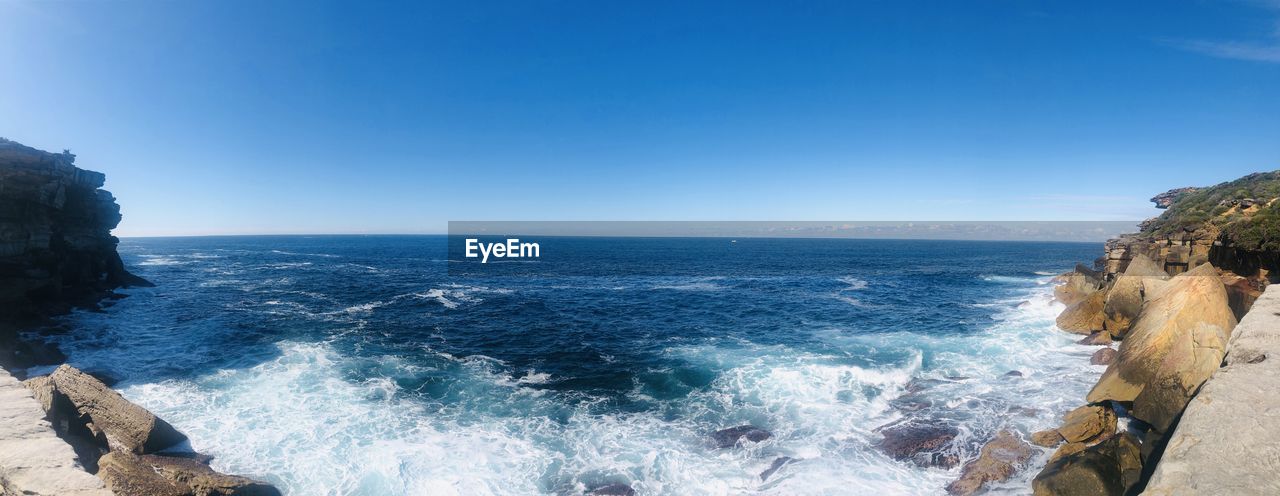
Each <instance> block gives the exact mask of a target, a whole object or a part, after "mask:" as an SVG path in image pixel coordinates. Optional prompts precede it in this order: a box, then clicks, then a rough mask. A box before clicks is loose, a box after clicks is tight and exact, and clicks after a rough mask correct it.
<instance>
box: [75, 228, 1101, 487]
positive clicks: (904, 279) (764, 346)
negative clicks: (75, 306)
mask: <svg viewBox="0 0 1280 496" xmlns="http://www.w3.org/2000/svg"><path fill="white" fill-rule="evenodd" d="M556 243H558V244H559V246H569V245H572V246H571V248H572V251H573V252H574V253H579V254H590V253H613V254H617V253H618V252H620V251H623V250H639V251H638V253H644V254H645V256H643V257H641V256H637V257H614V258H612V259H607V261H606V262H602V261H601V260H600V259H594V258H588V257H584V258H582V259H581V262H580V263H582V264H604V265H601V266H600V267H603V269H600V268H599V267H594V268H592V270H594V271H596V272H597V273H598V274H599V275H593V276H583V275H578V274H579V272H581V271H577V270H575V271H573V273H572V274H569V275H563V276H557V275H555V273H554V272H551V273H547V274H542V275H535V276H524V277H506V276H490V277H485V276H477V275H469V276H463V275H459V274H453V275H451V274H450V271H449V270H448V269H449V267H448V266H449V263H448V261H447V260H448V255H447V253H446V250H445V239H444V238H443V237H432V236H374V237H354V236H352V237H302V236H288V237H218V238H171V239H126V240H124V241H123V242H122V244H121V252H122V256H123V257H124V258H125V260H126V263H127V264H129V265H130V266H131V267H134V268H135V270H136V271H137V272H138V273H139V274H140V275H142V276H144V277H146V278H148V279H150V280H151V281H153V282H155V283H156V284H157V287H155V288H146V289H134V290H128V291H126V292H127V293H129V295H130V296H129V297H128V298H125V299H123V300H119V301H118V302H117V303H115V304H114V305H113V306H111V307H110V308H108V309H107V310H106V312H105V313H101V314H98V313H77V314H75V315H73V316H70V317H68V319H69V320H71V321H73V322H74V324H75V326H74V327H75V330H74V331H73V332H72V334H70V335H69V336H66V337H65V340H64V343H63V347H64V351H66V352H67V353H68V355H69V356H70V361H71V362H72V363H73V364H75V365H77V366H79V367H81V368H84V369H88V370H97V371H105V372H109V373H110V374H112V375H114V376H116V377H119V378H121V379H122V380H121V382H120V383H119V384H118V385H117V386H116V387H117V388H118V389H120V390H121V392H122V393H123V394H124V395H126V396H127V397H129V398H130V399H132V400H134V401H136V402H138V403H140V404H142V405H144V406H146V407H147V408H150V409H151V410H153V411H155V412H156V413H157V414H159V415H161V416H162V417H164V418H165V419H167V420H169V421H170V422H171V423H173V424H174V425H175V426H177V427H178V428H179V429H180V430H182V431H183V432H185V433H187V434H188V435H189V436H190V437H191V440H192V446H193V447H194V448H195V449H197V450H199V451H202V452H205V453H208V454H210V455H213V456H215V459H214V462H213V464H214V466H215V468H218V469H220V470H223V471H227V472H231V473H239V474H245V475H250V476H255V477H259V478H263V479H267V480H270V481H272V482H274V483H276V484H278V485H279V486H280V487H281V488H282V489H284V490H285V491H286V492H287V493H290V494H306V495H311V494H344V495H345V494H367V495H384V494H461V495H474V494H581V493H582V492H584V491H586V490H589V489H591V488H594V487H598V486H602V485H605V484H607V483H614V482H618V483H627V484H629V485H631V486H632V487H633V488H635V489H636V491H637V492H639V493H640V494H788V495H790V494H871V493H877V494H938V493H941V492H943V487H944V486H945V485H946V484H947V483H948V482H950V481H951V480H953V479H954V478H955V477H956V475H957V474H958V472H959V469H958V468H953V469H941V468H920V467H917V466H915V465H912V464H910V463H905V462H899V461H894V460H892V459H890V458H889V457H887V456H885V455H884V454H883V453H881V452H880V451H878V450H877V449H876V448H875V447H874V443H875V442H876V441H877V440H879V439H880V438H881V434H880V433H879V432H878V431H877V428H878V427H881V426H884V425H887V424H891V423H894V422H903V421H913V422H927V423H931V424H935V425H937V424H946V425H949V426H953V427H955V428H956V430H958V431H959V432H960V435H959V437H958V438H957V440H956V442H954V443H953V445H952V448H951V449H953V450H955V452H956V454H958V455H960V456H961V458H962V459H963V458H967V457H970V456H973V455H974V454H975V453H976V452H977V450H978V448H979V447H980V446H981V444H982V443H983V442H984V441H985V440H986V439H988V438H990V437H991V436H992V435H994V433H995V432H997V431H998V430H1000V429H1002V428H1012V429H1015V430H1017V431H1019V432H1021V433H1023V434H1024V435H1025V434H1028V433H1030V432H1031V431H1034V430H1038V429H1043V428H1047V427H1051V426H1053V425H1054V423H1055V421H1056V420H1057V418H1058V417H1059V416H1060V415H1061V414H1062V413H1063V412H1065V411H1066V410H1067V409H1069V408H1071V407H1073V406H1076V405H1078V404H1080V402H1081V401H1082V399H1083V396H1084V394H1085V392H1086V391H1087V390H1088V387H1089V386H1090V385H1091V384H1092V383H1093V382H1094V381H1095V380H1096V378H1097V376H1098V374H1099V373H1100V372H1101V368H1100V367H1096V368H1095V367H1090V366H1089V365H1088V357H1089V355H1090V354H1091V353H1092V351H1093V348H1090V347H1085V346H1081V345H1077V344H1075V343H1074V339H1073V337H1072V336H1071V335H1068V334H1065V333H1062V332H1059V331H1056V330H1055V328H1054V323H1053V320H1054V317H1055V316H1056V314H1057V313H1058V312H1059V311H1060V310H1061V305H1060V304H1057V303H1054V302H1053V301H1052V287H1051V286H1050V285H1049V279H1050V278H1051V277H1052V276H1050V275H1047V274H1053V273H1056V272H1060V271H1063V270H1066V269H1069V268H1070V267H1071V266H1072V265H1073V264H1074V263H1075V262H1076V261H1079V260H1089V259H1091V258H1093V255H1095V254H1096V251H1097V249H1098V247H1097V246H1096V245H1091V244H1069V243H989V242H947V241H861V240H859V241H855V240H765V239H743V240H739V241H738V242H737V243H732V244H730V243H729V241H728V240H719V239H643V240H618V239H613V240H610V239H571V238H566V239H560V240H557V241H556ZM554 246H555V245H554V244H553V247H554ZM553 247H544V248H543V249H544V250H550V249H553ZM606 258H607V257H606ZM557 263H560V264H574V263H579V262H576V261H575V260H574V259H572V258H569V259H566V258H561V259H559V261H558V262H557ZM650 263H652V264H655V265H660V266H663V270H662V271H657V272H654V271H645V270H639V269H643V267H631V266H628V265H627V264H650ZM579 268H580V267H579ZM575 269H576V268H575ZM606 269H607V270H606ZM587 272H590V271H587ZM1011 371H1018V372H1019V373H1021V376H1020V377H1019V376H1011V375H1009V372H1011ZM741 424H753V425H756V426H760V427H763V428H766V429H768V430H769V431H771V432H772V433H773V437H772V438H770V439H768V440H765V441H764V442H761V443H755V444H751V445H749V446H745V447H739V448H732V449H716V448H715V447H714V445H713V443H712V442H711V441H710V439H709V434H710V433H711V432H713V431H715V430H717V429H722V428H726V427H732V426H735V425H741ZM780 456H787V457H791V458H794V459H796V460H798V461H796V462H794V463H790V464H787V465H785V466H783V467H782V468H781V469H780V470H778V471H777V472H776V473H774V474H773V475H772V476H770V477H769V478H768V479H767V480H762V479H761V477H760V474H761V472H763V471H764V470H765V469H767V468H769V466H770V464H771V463H772V462H773V460H774V459H776V458H777V457H780ZM1046 456H1047V453H1041V454H1040V455H1039V456H1038V458H1037V459H1036V460H1035V461H1034V463H1042V462H1043V460H1044V458H1045V457H1046ZM1032 475H1034V470H1027V471H1024V472H1023V473H1022V475H1021V477H1020V478H1019V479H1015V480H1013V481H1010V482H1008V483H1004V484H1001V485H999V486H998V487H997V488H996V492H997V493H1000V492H1004V493H1013V494H1019V493H1028V492H1029V482H1028V480H1029V478H1030V477H1031V476H1032Z"/></svg>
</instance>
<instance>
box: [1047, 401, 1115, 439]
mask: <svg viewBox="0 0 1280 496" xmlns="http://www.w3.org/2000/svg"><path fill="white" fill-rule="evenodd" d="M1115 431H1116V414H1115V412H1113V411H1111V409H1110V408H1108V407H1105V406H1099V405H1085V406H1082V407H1080V408H1077V409H1075V410H1072V411H1070V412H1067V414H1066V415H1065V416H1064V417H1063V420H1062V427H1059V428H1058V434H1059V435H1061V436H1062V438H1063V439H1066V440H1067V442H1069V443H1079V442H1088V441H1090V440H1093V439H1097V438H1099V437H1104V436H1109V435H1111V434H1112V433H1114V432H1115Z"/></svg>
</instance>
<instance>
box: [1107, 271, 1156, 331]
mask: <svg viewBox="0 0 1280 496" xmlns="http://www.w3.org/2000/svg"><path fill="white" fill-rule="evenodd" d="M1168 277H1169V275H1168V274H1166V273H1165V272H1164V270H1163V269H1161V268H1160V267H1159V266H1157V265H1156V263H1155V262H1153V261H1151V259H1150V258H1147V257H1145V256H1142V255H1138V256H1135V257H1133V259H1132V260H1130V261H1129V266H1128V267H1127V268H1126V269H1125V271H1124V274H1122V275H1120V276H1118V277H1116V280H1115V283H1114V284H1112V286H1111V289H1110V290H1108V291H1107V296H1106V301H1105V302H1104V303H1103V308H1102V314H1103V322H1102V326H1103V328H1105V329H1106V330H1107V331H1108V332H1109V333H1110V334H1111V335H1112V336H1115V337H1117V338H1123V337H1124V335H1125V333H1127V332H1128V331H1129V326H1130V325H1132V324H1133V319H1135V318H1137V317H1138V312H1140V311H1141V310H1142V302H1143V299H1144V295H1145V294H1147V293H1149V292H1151V291H1153V290H1155V289H1156V288H1157V287H1159V286H1160V285H1163V284H1164V281H1165V279H1168Z"/></svg>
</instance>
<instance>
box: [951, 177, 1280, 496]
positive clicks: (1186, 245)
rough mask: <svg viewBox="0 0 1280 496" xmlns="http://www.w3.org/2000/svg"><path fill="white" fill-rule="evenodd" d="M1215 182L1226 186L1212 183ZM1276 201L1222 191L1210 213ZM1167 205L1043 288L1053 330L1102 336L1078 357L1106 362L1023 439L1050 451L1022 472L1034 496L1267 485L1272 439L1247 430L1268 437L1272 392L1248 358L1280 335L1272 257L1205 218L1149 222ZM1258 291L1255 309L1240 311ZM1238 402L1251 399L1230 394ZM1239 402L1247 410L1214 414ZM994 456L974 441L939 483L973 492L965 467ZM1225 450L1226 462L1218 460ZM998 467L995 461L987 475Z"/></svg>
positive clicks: (1174, 202) (1231, 214)
mask: <svg viewBox="0 0 1280 496" xmlns="http://www.w3.org/2000/svg"><path fill="white" fill-rule="evenodd" d="M1262 176H1263V175H1254V176H1249V177H1246V178H1243V179H1242V180H1240V181H1244V180H1250V181H1256V180H1258V178H1259V177H1262ZM1264 179H1268V180H1270V179H1271V178H1270V177H1264ZM1237 182H1238V181H1237ZM1224 187H1234V183H1224V185H1219V186H1217V187H1214V188H1219V189H1221V188H1224ZM1209 189H1210V190H1211V189H1212V188H1209ZM1202 190H1205V189H1204V188H1180V189H1177V190H1173V191H1170V192H1167V193H1164V194H1161V195H1158V196H1156V197H1155V198H1153V199H1152V201H1153V202H1155V203H1156V204H1157V206H1159V207H1160V208H1169V207H1175V208H1176V207H1177V206H1178V202H1179V201H1180V199H1182V198H1183V197H1184V195H1187V194H1192V193H1196V192H1199V191H1202ZM1233 194H1237V195H1238V194H1240V193H1233ZM1203 197H1204V195H1200V196H1199V197H1197V198H1196V200H1197V201H1202V200H1203ZM1275 201H1276V200H1275V199H1270V200H1257V199H1252V198H1250V199H1246V200H1244V201H1241V200H1223V201H1222V202H1221V203H1220V205H1219V208H1218V209H1217V210H1219V211H1220V212H1219V213H1217V214H1216V215H1217V216H1218V217H1217V218H1218V219H1224V220H1223V222H1221V223H1222V224H1225V223H1227V222H1228V221H1229V222H1230V223H1231V225H1233V226H1241V225H1244V226H1249V224H1250V223H1252V222H1256V223H1262V222H1270V220H1269V219H1267V218H1266V217H1265V216H1262V215H1257V214H1258V213H1259V212H1260V211H1261V210H1262V208H1264V207H1270V206H1271V205H1272V204H1273V203H1275ZM1242 207H1243V208H1242ZM1168 215H1169V212H1166V215H1165V216H1162V217H1160V218H1157V219H1152V220H1150V221H1147V222H1146V223H1144V224H1143V225H1142V226H1141V228H1142V232H1140V233H1137V234H1132V235H1126V236H1122V237H1119V238H1115V239H1112V240H1109V241H1108V242H1107V243H1106V245H1105V254H1104V256H1103V257H1101V258H1099V259H1098V260H1096V261H1095V263H1094V264H1093V267H1087V266H1084V265H1078V266H1077V267H1076V269H1075V270H1073V271H1071V272H1068V273H1066V274H1063V275H1061V276H1059V277H1058V278H1057V279H1056V282H1057V286H1056V288H1055V293H1054V294H1055V298H1056V299H1057V300H1059V301H1061V302H1062V303H1063V304H1065V305H1067V308H1066V309H1065V310H1064V311H1063V312H1062V313H1061V314H1060V315H1059V316H1058V319H1057V324H1058V327H1059V328H1060V329H1061V330H1063V331H1065V332H1071V333H1077V334H1080V335H1082V336H1083V337H1082V339H1081V340H1080V341H1079V342H1080V344H1085V345H1097V346H1101V348H1100V349H1099V350H1098V351H1097V352H1096V353H1094V354H1093V356H1092V357H1091V359H1090V363H1091V364H1092V365H1106V366H1107V369H1106V371H1105V372H1104V373H1103V375H1102V377H1101V378H1100V379H1099V380H1098V382H1097V384H1096V385H1095V386H1094V387H1093V389H1092V390H1091V391H1090V392H1089V393H1088V395H1087V397H1086V398H1084V400H1085V404H1083V405H1081V406H1080V407H1078V408H1076V409H1074V410H1071V411H1070V412H1068V413H1067V414H1066V415H1065V416H1064V417H1063V419H1062V424H1061V425H1060V426H1059V427H1057V428H1055V429H1049V430H1044V431H1040V432H1035V433H1032V434H1031V435H1030V436H1029V438H1030V442H1031V443H1032V444H1035V445H1038V446H1041V447H1044V448H1048V449H1052V450H1053V451H1052V454H1051V455H1050V457H1049V460H1048V462H1047V463H1046V465H1045V466H1044V467H1043V468H1042V469H1041V470H1040V472H1039V473H1038V474H1037V475H1036V476H1035V478H1034V479H1033V481H1032V487H1031V490H1032V492H1033V493H1034V494H1035V495H1037V496H1051V495H1060V496H1067V495H1133V494H1140V493H1143V494H1160V495H1166V494H1168V495H1172V494H1209V493H1221V494H1225V493H1229V494H1272V493H1274V492H1275V490H1276V489H1277V488H1280V477H1276V476H1275V475H1274V459H1275V457H1274V454H1273V452H1274V448H1273V447H1272V446H1274V445H1273V444H1260V443H1259V442H1257V441H1254V440H1252V439H1254V438H1261V439H1268V440H1270V439H1274V438H1275V437H1276V436H1280V425H1276V422H1275V421H1273V420H1270V417H1271V416H1272V414H1271V413H1270V412H1271V411H1272V408H1280V403H1277V402H1274V401H1272V400H1270V399H1269V395H1270V393H1271V392H1274V389H1270V390H1267V389H1264V388H1263V387H1262V386H1264V385H1271V384H1275V383H1276V381H1280V377H1278V376H1277V374H1274V373H1273V372H1268V371H1267V370H1266V368H1267V367H1270V366H1267V367H1261V366H1257V365H1256V364H1258V363H1262V362H1263V361H1264V360H1265V357H1266V354H1265V351H1262V350H1264V349H1269V348H1270V347H1272V346H1271V343H1272V342H1274V341H1276V340H1277V339H1280V312H1277V311H1276V310H1277V309H1278V308H1277V307H1280V303H1272V302H1273V301H1275V300H1280V294H1275V293H1274V292H1272V293H1271V294H1265V289H1266V288H1267V286H1268V284H1269V283H1270V282H1271V280H1272V279H1273V274H1275V270H1276V268H1277V264H1276V260H1277V256H1276V253H1274V252H1271V251H1268V250H1264V249H1252V248H1249V247H1243V246H1240V245H1238V244H1236V243H1233V240H1232V239H1231V238H1230V237H1228V236H1226V235H1225V234H1224V233H1223V231H1222V230H1220V229H1217V228H1216V226H1215V223H1214V222H1213V220H1216V219H1213V218H1211V220H1210V221H1208V222H1202V223H1199V224H1192V225H1184V226H1183V227H1182V228H1180V229H1179V230H1177V231H1175V232H1173V233H1169V232H1167V231H1165V232H1161V231H1160V230H1159V229H1156V228H1153V226H1157V225H1160V224H1165V225H1168V224H1169V223H1170V222H1171V221H1170V219H1166V218H1165V217H1166V216H1168ZM1255 215H1257V216H1256V217H1255ZM1260 298H1262V299H1263V301H1265V302H1266V303H1264V304H1263V306H1265V307H1266V310H1261V311H1260V313H1258V312H1259V311H1255V312H1251V309H1252V308H1253V307H1254V306H1255V302H1256V301H1259V299H1260ZM1268 312H1269V313H1268ZM1238 322H1240V323H1241V324H1245V323H1247V325H1241V326H1240V327H1237V323H1238ZM1244 336H1252V337H1251V338H1250V337H1244ZM1251 342H1252V344H1249V343H1251ZM1242 343H1244V344H1242ZM1113 346H1114V347H1113ZM1245 366H1248V368H1243V369H1242V367H1245ZM1223 367H1225V368H1223ZM1244 398H1252V401H1251V404H1248V405H1245V404H1239V403H1238V402H1237V401H1233V400H1239V399H1244ZM1215 399H1216V401H1215ZM1189 405H1191V406H1189ZM1240 412H1246V413H1244V415H1252V416H1253V418H1238V419H1235V420H1232V421H1228V420H1227V419H1231V418H1236V417H1238V416H1239V415H1241V413H1240ZM1229 422H1234V423H1235V424H1236V425H1234V426H1229V425H1225V424H1228V423H1229ZM1215 443H1216V444H1215ZM987 446H988V447H991V446H999V447H1001V448H998V449H999V450H1001V451H1000V452H1001V453H1020V452H1022V451H1025V450H1026V448H1027V447H1026V445H1025V443H1024V442H1022V441H1020V440H1018V439H1016V438H1009V436H1000V437H997V439H995V440H993V441H991V442H990V443H989V444H988V445H987ZM1246 446H1248V447H1251V448H1246ZM993 451H994V450H993ZM993 458H995V456H993V455H991V454H989V453H988V448H983V451H982V453H981V454H980V455H979V456H978V458H977V459H976V460H972V461H970V462H968V463H967V464H966V465H965V467H964V469H963V470H962V475H961V478H960V480H958V481H956V483H954V484H952V485H951V486H950V487H948V492H949V493H951V494H957V495H967V494H974V493H975V492H976V491H977V490H976V489H975V487H974V484H973V483H972V482H969V481H970V480H971V479H973V477H972V476H971V472H979V473H986V472H990V471H989V470H984V469H982V468H981V467H983V466H984V465H989V464H990V463H991V461H990V459H993ZM1005 458H1006V459H1009V460H1021V461H1025V460H1026V459H1027V458H1029V456H1017V457H1011V456H1008V455H1005ZM1231 458H1235V459H1237V461H1236V462H1234V463H1232V462H1228V461H1226V460H1228V459H1231ZM1009 473H1010V471H1008V470H1005V471H998V472H997V475H999V477H998V478H995V479H991V480H1004V479H1007V478H1008V477H1009ZM1223 473H1230V474H1232V475H1231V476H1230V477H1224V476H1223V475H1222V474H1223ZM1244 481H1247V482H1245V483H1242V482H1244Z"/></svg>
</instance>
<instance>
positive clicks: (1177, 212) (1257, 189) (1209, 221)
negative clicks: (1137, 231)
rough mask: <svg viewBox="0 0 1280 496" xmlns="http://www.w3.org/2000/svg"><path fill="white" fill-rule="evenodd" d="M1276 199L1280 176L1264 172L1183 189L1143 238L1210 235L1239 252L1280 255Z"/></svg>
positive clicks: (1149, 223)
mask: <svg viewBox="0 0 1280 496" xmlns="http://www.w3.org/2000/svg"><path fill="white" fill-rule="evenodd" d="M1175 191H1177V190H1175ZM1171 193H1173V192H1171ZM1157 198H1159V197H1157ZM1277 198H1280V171H1272V172H1259V173H1255V174H1249V175H1247V176H1244V177H1242V178H1240V179H1236V180H1234V181H1228V182H1225V183H1221V184H1218V185H1215V186H1209V187H1207V188H1196V189H1189V190H1183V191H1180V192H1178V193H1177V195H1176V198H1175V199H1174V200H1173V201H1172V203H1171V204H1170V205H1169V208H1168V210H1166V211H1165V212H1164V213H1163V214H1161V215H1160V217H1157V218H1155V219H1152V220H1150V221H1147V222H1146V223H1144V224H1143V227H1142V234H1145V235H1149V236H1154V237H1169V236H1181V235H1182V233H1184V232H1191V231H1201V232H1205V231H1207V232H1208V233H1216V235H1218V236H1219V237H1220V239H1223V240H1224V241H1228V242H1230V243H1232V244H1233V245H1235V246H1237V247H1239V248H1243V249H1247V250H1257V251H1280V201H1276V199H1277Z"/></svg>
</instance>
